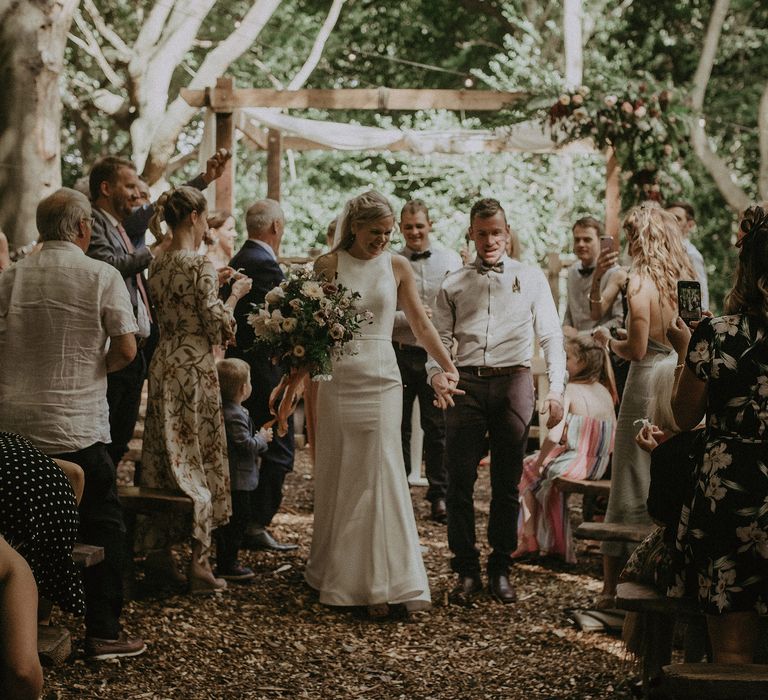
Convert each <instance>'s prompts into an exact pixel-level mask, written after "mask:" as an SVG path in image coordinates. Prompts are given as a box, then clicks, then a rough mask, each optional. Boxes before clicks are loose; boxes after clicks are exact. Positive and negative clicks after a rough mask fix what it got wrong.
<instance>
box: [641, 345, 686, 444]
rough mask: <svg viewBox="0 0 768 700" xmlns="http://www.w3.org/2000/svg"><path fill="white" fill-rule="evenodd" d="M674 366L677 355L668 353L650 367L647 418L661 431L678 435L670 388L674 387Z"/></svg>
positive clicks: (678, 430) (678, 429)
mask: <svg viewBox="0 0 768 700" xmlns="http://www.w3.org/2000/svg"><path fill="white" fill-rule="evenodd" d="M676 366H677V355H676V354H675V353H670V354H669V355H667V356H666V357H664V358H663V359H660V360H656V362H655V363H654V364H653V366H652V367H651V371H650V376H649V378H648V386H649V388H650V390H651V399H650V401H649V402H648V416H649V417H650V419H651V423H653V424H654V425H657V426H659V428H661V429H662V430H671V431H672V432H674V433H679V432H680V428H679V427H678V425H677V423H675V414H674V413H673V412H672V388H673V387H674V385H675V367H676Z"/></svg>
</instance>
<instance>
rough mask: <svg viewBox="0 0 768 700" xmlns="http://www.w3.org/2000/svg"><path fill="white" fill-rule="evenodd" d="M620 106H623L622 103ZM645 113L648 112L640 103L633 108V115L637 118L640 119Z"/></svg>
mask: <svg viewBox="0 0 768 700" xmlns="http://www.w3.org/2000/svg"><path fill="white" fill-rule="evenodd" d="M622 107H623V105H622ZM646 114H648V110H647V109H646V108H645V105H640V106H639V107H638V108H637V109H636V110H635V116H636V117H637V118H638V119H642V118H643V117H644V116H645V115H646Z"/></svg>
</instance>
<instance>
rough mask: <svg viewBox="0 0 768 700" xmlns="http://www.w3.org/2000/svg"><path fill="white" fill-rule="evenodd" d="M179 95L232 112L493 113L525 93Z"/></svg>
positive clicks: (254, 91)
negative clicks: (242, 109)
mask: <svg viewBox="0 0 768 700" xmlns="http://www.w3.org/2000/svg"><path fill="white" fill-rule="evenodd" d="M181 96H182V97H183V98H184V100H185V101H186V102H187V104H189V105H191V106H192V107H210V108H211V109H213V110H214V111H216V112H232V111H233V110H235V109H237V108H239V107H281V108H291V109H310V108H315V109H370V110H375V111H378V112H386V111H388V110H402V111H415V110H420V109H453V110H465V111H467V112H495V111H498V110H500V109H502V108H504V107H507V106H509V105H511V104H514V103H515V102H519V101H520V100H522V99H525V98H526V97H527V93H524V92H498V91H496V90H432V89H400V88H359V89H357V88H339V89H330V90H320V89H304V90H271V89H268V88H242V89H240V90H234V91H233V90H227V89H220V88H219V87H218V86H217V87H215V88H208V89H206V90H189V89H187V88H182V90H181Z"/></svg>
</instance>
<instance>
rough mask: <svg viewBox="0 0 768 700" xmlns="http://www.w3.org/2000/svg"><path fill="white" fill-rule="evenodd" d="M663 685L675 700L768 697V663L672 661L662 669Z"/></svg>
mask: <svg viewBox="0 0 768 700" xmlns="http://www.w3.org/2000/svg"><path fill="white" fill-rule="evenodd" d="M662 687H663V688H664V690H666V691H668V692H669V693H670V694H671V696H672V697H674V698H675V700H700V699H706V700H746V699H747V698H749V700H768V666H765V665H762V664H705V663H686V664H673V665H670V666H664V668H663V676H662Z"/></svg>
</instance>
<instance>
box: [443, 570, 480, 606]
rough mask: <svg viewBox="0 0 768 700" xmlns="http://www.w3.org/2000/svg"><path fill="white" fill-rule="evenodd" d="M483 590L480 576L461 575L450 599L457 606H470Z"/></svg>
mask: <svg viewBox="0 0 768 700" xmlns="http://www.w3.org/2000/svg"><path fill="white" fill-rule="evenodd" d="M482 590H483V582H482V580H481V579H480V574H459V576H458V578H457V579H456V585H455V586H454V587H453V590H452V591H451V592H450V594H449V596H448V598H449V600H450V601H451V602H452V603H455V604H457V605H469V603H471V602H472V599H473V598H474V597H475V596H476V595H477V594H478V593H480V592H481V591H482Z"/></svg>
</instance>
